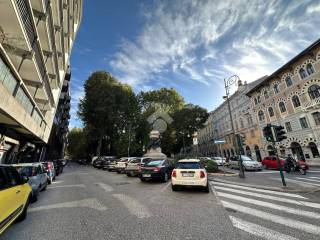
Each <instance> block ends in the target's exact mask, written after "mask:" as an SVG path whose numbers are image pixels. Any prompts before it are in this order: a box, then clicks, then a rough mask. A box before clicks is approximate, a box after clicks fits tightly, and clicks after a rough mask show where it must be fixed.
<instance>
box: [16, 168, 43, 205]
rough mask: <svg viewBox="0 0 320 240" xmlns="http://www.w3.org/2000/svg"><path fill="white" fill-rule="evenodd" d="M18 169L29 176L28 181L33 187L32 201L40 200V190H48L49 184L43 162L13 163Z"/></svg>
mask: <svg viewBox="0 0 320 240" xmlns="http://www.w3.org/2000/svg"><path fill="white" fill-rule="evenodd" d="M12 166H13V167H14V168H16V169H17V171H18V172H19V173H20V174H21V175H24V176H27V177H28V178H29V181H28V183H29V184H30V186H31V187H32V201H33V202H35V201H37V200H38V196H39V193H40V191H43V190H46V188H47V185H48V176H47V172H46V170H45V168H44V167H43V165H42V164H41V163H19V164H12Z"/></svg>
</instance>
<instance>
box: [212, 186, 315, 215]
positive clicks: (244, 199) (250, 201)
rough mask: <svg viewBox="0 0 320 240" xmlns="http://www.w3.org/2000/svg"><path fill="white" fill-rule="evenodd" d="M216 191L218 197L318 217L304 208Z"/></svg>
mask: <svg viewBox="0 0 320 240" xmlns="http://www.w3.org/2000/svg"><path fill="white" fill-rule="evenodd" d="M217 193H218V196H219V197H224V198H229V199H234V200H237V201H241V202H245V203H250V204H255V205H258V206H262V207H267V208H271V209H275V210H280V211H283V212H287V213H292V214H296V215H300V216H305V217H309V218H315V219H320V214H319V213H315V212H309V211H304V210H301V209H296V208H290V207H285V206H281V205H277V204H273V203H269V202H264V201H259V200H255V199H251V198H245V197H240V196H236V195H232V194H229V193H222V192H217Z"/></svg>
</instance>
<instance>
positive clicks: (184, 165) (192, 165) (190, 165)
mask: <svg viewBox="0 0 320 240" xmlns="http://www.w3.org/2000/svg"><path fill="white" fill-rule="evenodd" d="M176 168H177V169H200V162H178V164H177V166H176Z"/></svg>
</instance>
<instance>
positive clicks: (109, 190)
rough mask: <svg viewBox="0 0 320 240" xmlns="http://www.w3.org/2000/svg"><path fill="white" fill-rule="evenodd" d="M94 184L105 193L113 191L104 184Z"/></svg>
mask: <svg viewBox="0 0 320 240" xmlns="http://www.w3.org/2000/svg"><path fill="white" fill-rule="evenodd" d="M95 184H96V185H98V186H99V187H101V188H102V189H103V190H104V191H106V192H112V191H113V187H111V186H110V185H108V184H105V183H95Z"/></svg>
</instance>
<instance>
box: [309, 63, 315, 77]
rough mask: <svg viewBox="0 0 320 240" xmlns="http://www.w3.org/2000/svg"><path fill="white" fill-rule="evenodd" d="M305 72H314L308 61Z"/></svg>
mask: <svg viewBox="0 0 320 240" xmlns="http://www.w3.org/2000/svg"><path fill="white" fill-rule="evenodd" d="M307 72H308V74H309V75H311V74H313V73H314V68H313V66H312V64H311V63H308V65H307Z"/></svg>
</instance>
